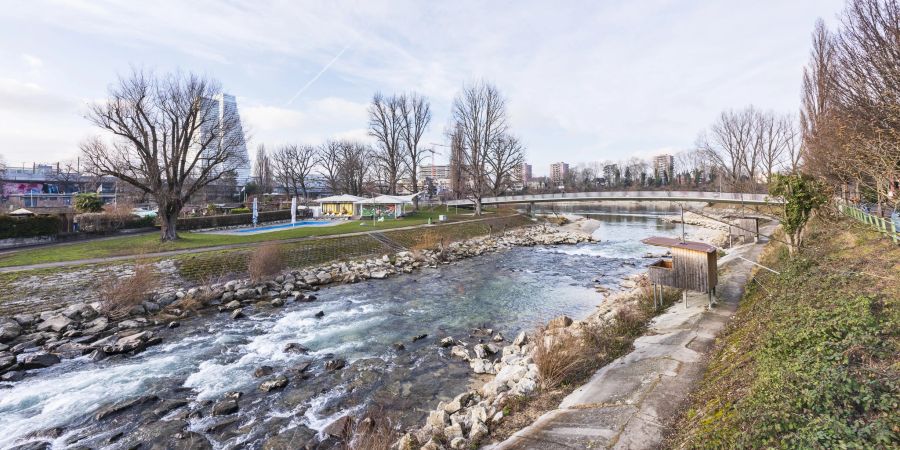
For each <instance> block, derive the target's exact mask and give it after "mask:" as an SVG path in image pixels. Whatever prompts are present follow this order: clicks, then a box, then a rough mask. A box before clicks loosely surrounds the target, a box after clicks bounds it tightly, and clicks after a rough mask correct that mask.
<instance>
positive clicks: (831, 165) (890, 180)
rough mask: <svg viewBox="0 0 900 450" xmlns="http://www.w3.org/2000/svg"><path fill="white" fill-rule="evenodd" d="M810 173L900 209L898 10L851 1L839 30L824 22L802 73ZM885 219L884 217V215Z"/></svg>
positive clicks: (886, 0)
mask: <svg viewBox="0 0 900 450" xmlns="http://www.w3.org/2000/svg"><path fill="white" fill-rule="evenodd" d="M801 125H802V128H801V129H802V135H803V143H804V157H805V159H806V163H807V168H808V170H809V171H810V172H811V173H813V174H815V175H817V176H819V177H820V178H822V179H824V180H826V181H828V182H830V183H831V184H832V185H833V186H834V187H835V188H837V190H838V191H839V192H840V191H841V190H843V189H844V188H845V187H847V186H856V187H859V188H860V190H861V191H862V194H863V195H864V196H866V197H868V200H870V201H873V202H875V203H877V205H878V208H879V210H880V209H881V207H882V206H883V205H887V206H890V207H893V208H895V209H896V208H897V207H898V204H900V189H898V188H900V186H898V183H900V4H898V2H897V1H895V0H850V1H849V2H848V3H847V6H846V8H845V9H844V11H843V13H842V15H841V21H840V25H839V26H838V27H837V29H836V30H829V29H828V28H827V27H826V25H825V24H824V22H822V21H819V22H818V23H817V24H816V27H815V29H814V31H813V35H812V49H811V52H810V59H809V62H808V64H807V66H806V67H805V69H804V71H803V84H802V105H801ZM879 212H880V211H879Z"/></svg>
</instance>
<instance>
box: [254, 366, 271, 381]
mask: <svg viewBox="0 0 900 450" xmlns="http://www.w3.org/2000/svg"><path fill="white" fill-rule="evenodd" d="M274 370H275V369H274V368H273V367H272V366H259V367H257V368H256V370H254V371H253V376H254V377H256V378H262V377H266V376H269V375H272V372H273V371H274Z"/></svg>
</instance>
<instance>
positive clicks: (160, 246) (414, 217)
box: [0, 208, 490, 267]
mask: <svg viewBox="0 0 900 450" xmlns="http://www.w3.org/2000/svg"><path fill="white" fill-rule="evenodd" d="M441 214H444V215H446V216H447V218H448V221H450V222H457V221H461V220H466V219H472V218H473V217H472V216H471V213H468V212H467V211H460V212H459V213H458V214H457V213H456V212H455V210H454V209H451V210H450V211H449V212H447V211H444V210H443V208H440V209H435V210H433V211H419V212H415V213H412V214H410V215H408V216H406V217H403V218H400V219H396V220H390V219H388V220H385V221H384V222H377V223H375V224H374V225H373V223H372V221H370V220H369V221H359V220H353V221H347V222H346V223H343V224H340V225H334V226H328V227H300V228H295V229H290V230H284V231H273V232H269V233H260V234H252V235H225V234H212V233H191V232H188V233H179V236H180V237H181V239H179V240H178V241H175V242H167V243H161V242H160V241H159V235H158V234H156V233H150V234H141V235H137V236H123V237H117V238H110V239H103V240H96V241H89V242H79V243H73V244H61V245H54V246H49V247H39V248H34V249H26V250H20V251H17V252H14V253H7V254H3V255H0V267H12V266H22V265H30V264H41V263H51V262H62V261H75V260H79V259H89V258H105V257H112V256H125V255H141V254H147V253H157V252H164V251H171V250H184V249H194V248H203V247H215V246H219V245H231V244H252V243H255V242H265V241H274V240H283V239H295V238H302V237H309V236H327V235H339V234H347V233H355V232H361V231H372V230H390V229H393V228H400V227H408V226H414V225H422V224H425V223H427V222H428V219H429V218H430V219H431V220H432V222H433V223H437V219H438V216H439V215H441ZM488 217H490V216H488ZM362 223H365V225H362Z"/></svg>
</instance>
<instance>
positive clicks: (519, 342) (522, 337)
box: [513, 331, 528, 347]
mask: <svg viewBox="0 0 900 450" xmlns="http://www.w3.org/2000/svg"><path fill="white" fill-rule="evenodd" d="M527 343H528V335H527V334H525V332H524V331H523V332H521V333H519V335H518V336H516V339H515V340H513V345H515V346H517V347H521V346H523V345H525V344H527Z"/></svg>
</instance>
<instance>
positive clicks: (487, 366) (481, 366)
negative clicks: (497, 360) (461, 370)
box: [469, 358, 494, 373]
mask: <svg viewBox="0 0 900 450" xmlns="http://www.w3.org/2000/svg"><path fill="white" fill-rule="evenodd" d="M469 366H470V367H472V371H473V372H475V373H494V364H493V363H492V362H490V361H488V360H486V359H482V358H472V359H471V360H469Z"/></svg>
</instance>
